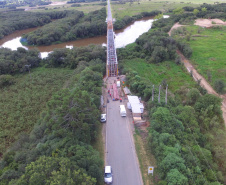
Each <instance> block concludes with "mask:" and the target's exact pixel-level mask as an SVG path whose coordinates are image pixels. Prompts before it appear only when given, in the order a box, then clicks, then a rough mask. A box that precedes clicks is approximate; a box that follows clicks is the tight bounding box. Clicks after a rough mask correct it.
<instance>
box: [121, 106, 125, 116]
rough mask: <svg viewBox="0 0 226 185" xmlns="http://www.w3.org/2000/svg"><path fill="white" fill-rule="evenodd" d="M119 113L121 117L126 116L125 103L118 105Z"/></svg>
mask: <svg viewBox="0 0 226 185" xmlns="http://www.w3.org/2000/svg"><path fill="white" fill-rule="evenodd" d="M120 115H121V116H122V117H125V116H126V108H125V105H120Z"/></svg>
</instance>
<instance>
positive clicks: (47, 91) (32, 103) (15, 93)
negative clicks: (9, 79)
mask: <svg viewBox="0 0 226 185" xmlns="http://www.w3.org/2000/svg"><path fill="white" fill-rule="evenodd" d="M72 72H73V70H69V69H53V68H37V69H34V70H32V71H31V74H30V75H29V74H28V73H27V74H20V75H16V76H15V77H14V78H15V84H14V85H11V86H7V87H4V88H2V89H0V92H1V93H0V112H1V116H0V128H1V130H0V151H1V153H3V152H5V151H6V149H7V148H8V147H9V146H10V144H11V143H12V142H14V141H15V140H16V139H17V136H18V135H19V134H20V133H21V132H29V131H30V130H31V129H32V128H33V126H34V124H35V123H36V122H37V120H38V119H39V116H40V113H41V112H42V111H43V110H44V109H45V107H46V102H47V101H48V100H49V99H50V97H51V96H52V95H53V94H54V93H55V92H56V91H58V90H60V89H61V88H63V87H65V84H68V83H69V82H68V79H69V78H70V76H71V75H72Z"/></svg>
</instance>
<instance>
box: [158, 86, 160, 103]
mask: <svg viewBox="0 0 226 185" xmlns="http://www.w3.org/2000/svg"><path fill="white" fill-rule="evenodd" d="M160 91H161V85H160V86H159V97H158V101H159V103H160Z"/></svg>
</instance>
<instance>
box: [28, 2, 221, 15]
mask: <svg viewBox="0 0 226 185" xmlns="http://www.w3.org/2000/svg"><path fill="white" fill-rule="evenodd" d="M52 2H65V1H62V0H53V1H52ZM123 2H124V1H123ZM214 2H219V3H223V2H225V0H218V1H216V0H167V1H161V0H140V1H134V2H128V1H127V2H126V3H125V4H119V1H111V8H112V14H113V17H115V18H116V19H119V18H122V17H124V16H126V15H128V16H133V15H136V14H139V13H141V12H150V11H153V10H161V11H163V12H167V11H168V10H172V9H174V8H178V7H184V6H192V7H197V6H199V5H200V4H203V3H208V4H214ZM100 3H102V1H97V2H91V3H78V4H81V7H71V4H62V5H54V6H45V7H46V8H48V10H45V9H38V7H36V9H32V10H30V11H56V10H72V9H74V10H79V11H83V12H84V13H89V12H91V11H95V10H99V9H101V8H103V5H100ZM116 3H117V4H116Z"/></svg>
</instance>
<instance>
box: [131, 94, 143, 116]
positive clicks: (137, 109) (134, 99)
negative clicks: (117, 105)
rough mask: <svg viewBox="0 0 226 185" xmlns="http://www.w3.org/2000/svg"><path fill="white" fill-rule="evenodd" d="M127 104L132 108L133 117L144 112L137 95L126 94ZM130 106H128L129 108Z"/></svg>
mask: <svg viewBox="0 0 226 185" xmlns="http://www.w3.org/2000/svg"><path fill="white" fill-rule="evenodd" d="M127 97H128V100H129V104H130V105H127V108H128V109H132V113H133V117H139V118H141V114H142V113H143V112H144V105H143V103H141V102H140V100H139V98H138V96H127ZM129 107H130V108H129Z"/></svg>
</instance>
